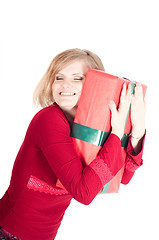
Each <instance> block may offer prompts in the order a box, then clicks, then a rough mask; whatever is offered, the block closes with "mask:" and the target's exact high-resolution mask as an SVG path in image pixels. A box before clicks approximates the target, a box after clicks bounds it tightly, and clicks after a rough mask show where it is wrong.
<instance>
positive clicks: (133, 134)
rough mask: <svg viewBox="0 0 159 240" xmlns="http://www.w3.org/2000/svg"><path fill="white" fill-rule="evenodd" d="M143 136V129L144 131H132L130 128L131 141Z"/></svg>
mask: <svg viewBox="0 0 159 240" xmlns="http://www.w3.org/2000/svg"><path fill="white" fill-rule="evenodd" d="M144 135H145V128H144V129H133V128H132V131H131V133H130V136H131V137H132V138H133V139H137V140H139V139H141V138H142V137H143V136H144Z"/></svg>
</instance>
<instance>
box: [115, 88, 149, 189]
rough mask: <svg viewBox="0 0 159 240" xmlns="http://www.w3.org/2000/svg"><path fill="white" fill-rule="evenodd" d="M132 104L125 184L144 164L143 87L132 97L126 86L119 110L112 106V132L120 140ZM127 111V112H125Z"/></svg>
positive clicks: (123, 181)
mask: <svg viewBox="0 0 159 240" xmlns="http://www.w3.org/2000/svg"><path fill="white" fill-rule="evenodd" d="M130 102H131V123H132V131H131V135H130V136H131V137H130V138H131V139H130V140H129V143H128V146H127V149H126V152H127V157H126V162H125V170H124V174H123V178H122V183H123V184H128V183H129V181H130V180H131V178H132V176H133V175H134V172H135V170H136V169H137V168H138V167H140V166H141V165H142V164H143V161H142V154H143V147H144V141H145V108H146V107H145V101H144V99H143V92H142V86H141V85H140V84H137V85H136V87H135V93H134V95H131V89H130V84H129V87H128V89H127V91H126V89H125V86H123V90H122V93H121V98H120V106H119V109H118V110H117V109H116V106H115V104H114V103H112V104H110V109H111V113H112V117H111V125H112V132H113V133H114V134H116V135H117V136H118V137H119V138H120V139H121V137H122V136H123V133H124V124H123V123H124V121H125V119H126V112H127V110H128V107H129V105H130ZM125 111H126V112H125Z"/></svg>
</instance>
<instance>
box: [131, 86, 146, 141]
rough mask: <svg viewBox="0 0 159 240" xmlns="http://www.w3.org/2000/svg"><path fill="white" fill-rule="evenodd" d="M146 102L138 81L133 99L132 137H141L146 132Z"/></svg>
mask: <svg viewBox="0 0 159 240" xmlns="http://www.w3.org/2000/svg"><path fill="white" fill-rule="evenodd" d="M145 114H146V104H145V101H144V97H143V90H142V85H141V84H139V83H137V84H136V87H135V93H134V95H132V100H131V123H132V131H131V134H132V137H133V138H136V139H141V138H142V137H143V136H144V134H145Z"/></svg>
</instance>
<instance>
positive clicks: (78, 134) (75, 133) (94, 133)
mask: <svg viewBox="0 0 159 240" xmlns="http://www.w3.org/2000/svg"><path fill="white" fill-rule="evenodd" d="M135 86H136V83H135V82H133V81H131V92H132V94H134V92H135V90H134V89H135ZM130 108H131V105H130ZM130 108H129V110H128V114H127V117H126V121H125V126H126V122H127V119H128V115H129V111H130ZM109 134H110V132H104V131H100V130H97V129H94V128H90V127H87V126H84V125H81V124H78V123H75V122H74V123H73V126H72V131H71V137H73V138H77V139H80V140H82V141H84V142H88V143H91V144H93V145H96V146H103V144H104V143H105V141H106V140H107V138H108V136H109ZM128 139H129V134H124V135H123V137H122V139H121V146H122V147H126V146H127V143H128ZM110 183H111V181H110V182H108V183H107V184H106V185H105V186H104V188H103V191H102V193H106V192H107V191H108V189H109V186H110Z"/></svg>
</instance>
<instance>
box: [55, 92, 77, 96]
mask: <svg viewBox="0 0 159 240" xmlns="http://www.w3.org/2000/svg"><path fill="white" fill-rule="evenodd" d="M59 94H60V95H61V96H74V95H76V93H71V92H60V93H59Z"/></svg>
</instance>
